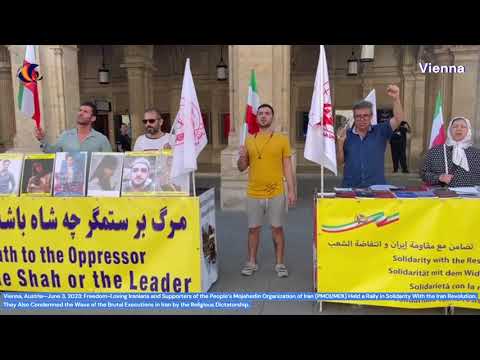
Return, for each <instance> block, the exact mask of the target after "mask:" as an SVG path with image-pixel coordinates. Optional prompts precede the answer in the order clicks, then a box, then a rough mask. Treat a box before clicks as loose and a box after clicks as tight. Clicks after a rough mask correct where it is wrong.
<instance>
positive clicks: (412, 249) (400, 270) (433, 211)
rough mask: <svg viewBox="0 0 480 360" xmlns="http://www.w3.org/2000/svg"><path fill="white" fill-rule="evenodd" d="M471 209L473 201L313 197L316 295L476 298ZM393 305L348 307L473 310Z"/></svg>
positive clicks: (478, 277) (476, 250) (476, 211)
mask: <svg viewBox="0 0 480 360" xmlns="http://www.w3.org/2000/svg"><path fill="white" fill-rule="evenodd" d="M479 205H480V202H479V201H478V200H476V199H405V200H400V199H319V200H318V201H317V226H316V233H317V239H316V240H317V250H316V251H317V264H316V265H317V291H318V292H369V293H405V295H407V293H478V292H479V290H480V236H479V235H478V230H477V229H478V219H480V206H479ZM395 299H405V301H393V300H392V301H362V300H359V301H349V302H348V303H355V304H367V305H379V306H392V307H404V308H431V307H444V306H459V307H466V308H480V303H479V302H478V301H471V300H470V301H468V300H465V301H464V300H454V301H450V300H448V299H446V300H438V301H429V302H425V301H419V300H415V299H413V298H408V297H407V296H405V297H402V298H400V297H396V298H395ZM407 300H408V301H407Z"/></svg>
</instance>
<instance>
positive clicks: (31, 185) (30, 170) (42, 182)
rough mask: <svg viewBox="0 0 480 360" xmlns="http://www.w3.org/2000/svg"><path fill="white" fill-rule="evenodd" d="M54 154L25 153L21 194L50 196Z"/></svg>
mask: <svg viewBox="0 0 480 360" xmlns="http://www.w3.org/2000/svg"><path fill="white" fill-rule="evenodd" d="M54 162H55V154H27V155H25V158H24V161H23V171H22V185H21V192H20V195H21V196H52V187H53V186H52V185H53V166H54Z"/></svg>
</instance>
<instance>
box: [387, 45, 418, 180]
mask: <svg viewBox="0 0 480 360" xmlns="http://www.w3.org/2000/svg"><path fill="white" fill-rule="evenodd" d="M402 50H403V51H402V67H401V74H402V75H401V96H402V99H401V101H402V105H403V109H404V114H405V121H407V122H408V123H409V124H410V127H411V129H412V132H411V133H410V134H408V135H407V139H408V140H407V162H408V164H409V168H410V171H411V172H416V170H417V169H418V166H419V162H418V160H419V157H420V154H421V152H422V145H423V142H422V131H423V126H422V125H423V116H422V115H423V114H421V117H417V115H418V114H419V113H418V112H417V107H416V105H417V102H418V101H420V105H421V104H423V103H424V99H422V92H421V82H422V78H421V76H417V74H416V72H415V70H416V64H415V62H416V59H415V51H414V50H415V48H414V46H412V45H405V46H403V48H402ZM424 81H425V80H424V79H423V82H424ZM417 85H419V87H420V89H418V90H419V91H418V92H417V88H416V87H417ZM420 124H421V125H420ZM419 125H420V126H419ZM412 147H414V149H412ZM388 164H391V161H389V162H388Z"/></svg>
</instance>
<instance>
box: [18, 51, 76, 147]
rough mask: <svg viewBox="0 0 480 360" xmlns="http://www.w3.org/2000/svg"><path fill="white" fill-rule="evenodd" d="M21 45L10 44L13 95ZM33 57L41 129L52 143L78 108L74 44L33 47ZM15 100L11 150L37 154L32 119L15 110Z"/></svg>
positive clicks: (73, 119) (72, 123) (21, 52)
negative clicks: (34, 60) (35, 64)
mask: <svg viewBox="0 0 480 360" xmlns="http://www.w3.org/2000/svg"><path fill="white" fill-rule="evenodd" d="M25 48H26V46H25V45H11V46H10V47H9V50H10V59H11V63H12V64H15V66H12V80H13V84H14V94H17V93H18V86H19V83H18V80H17V69H18V67H19V66H21V64H22V63H23V59H24V57H25ZM35 51H36V58H37V62H38V65H39V71H40V74H41V75H42V76H43V79H42V80H40V81H39V82H38V84H39V85H38V87H39V97H40V113H41V126H42V128H44V129H45V131H46V136H47V140H48V141H49V142H51V143H53V142H55V141H56V139H57V137H58V135H59V134H60V133H61V132H62V131H63V130H65V129H66V128H69V127H73V126H75V123H76V115H77V112H78V108H79V105H80V88H79V75H78V54H77V52H78V49H77V46H76V45H40V46H36V49H35ZM14 100H15V122H16V134H15V138H14V145H15V149H13V150H14V151H23V152H38V151H39V150H40V149H39V147H38V141H37V140H36V139H35V137H34V136H33V132H34V126H33V120H31V121H27V119H26V118H25V115H24V114H22V113H21V112H20V111H19V110H18V104H17V98H16V96H14Z"/></svg>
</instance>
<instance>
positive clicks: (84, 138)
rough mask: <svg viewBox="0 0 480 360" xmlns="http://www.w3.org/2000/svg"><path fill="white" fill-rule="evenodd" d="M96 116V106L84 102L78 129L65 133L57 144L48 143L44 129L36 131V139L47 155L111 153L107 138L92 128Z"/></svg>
mask: <svg viewBox="0 0 480 360" xmlns="http://www.w3.org/2000/svg"><path fill="white" fill-rule="evenodd" d="M96 115H97V108H96V106H95V104H93V103H91V102H84V103H83V104H82V105H80V110H79V112H78V116H77V127H76V128H74V129H70V130H66V131H64V132H63V133H62V134H61V135H60V137H59V138H58V140H57V142H56V144H48V143H47V141H46V139H45V131H44V130H43V129H42V128H40V129H35V137H36V138H37V140H38V141H40V147H41V148H42V150H43V152H45V153H54V152H75V151H87V152H88V153H89V155H90V153H92V152H111V151H112V146H111V145H110V142H109V141H108V139H107V137H106V136H105V135H103V134H101V133H99V132H98V131H96V130H95V129H93V128H92V124H93V122H94V121H95V120H96Z"/></svg>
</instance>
